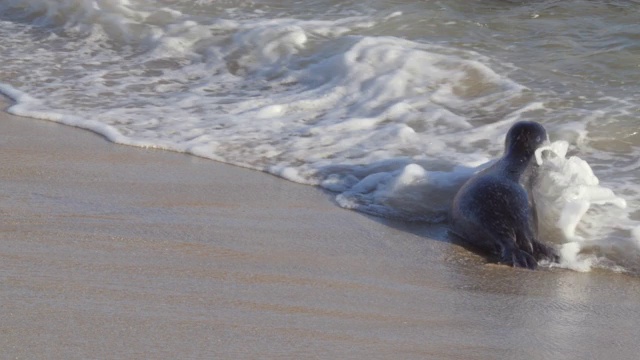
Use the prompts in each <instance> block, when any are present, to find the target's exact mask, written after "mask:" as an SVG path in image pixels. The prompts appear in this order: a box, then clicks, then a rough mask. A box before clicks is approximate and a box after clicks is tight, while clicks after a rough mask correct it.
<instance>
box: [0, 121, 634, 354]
mask: <svg viewBox="0 0 640 360" xmlns="http://www.w3.org/2000/svg"><path fill="white" fill-rule="evenodd" d="M0 133H1V134H2V135H0V146H1V147H2V152H1V154H2V155H0V159H1V161H2V162H1V163H2V175H0V184H1V185H0V215H1V216H2V221H1V222H0V235H1V236H2V240H1V241H0V310H1V311H2V313H3V314H4V316H3V317H4V319H3V322H2V324H1V325H0V348H2V349H3V353H4V355H5V356H6V357H7V358H43V357H46V358H51V359H83V358H148V357H153V358H166V359H170V358H212V357H213V358H223V359H239V358H243V359H249V358H296V359H298V358H320V359H335V358H359V359H360V358H402V359H411V358H415V359H423V358H438V359H460V358H465V359H489V358H491V359H507V358H524V357H525V356H526V357H527V358H529V359H555V358H558V356H560V355H563V356H564V358H569V359H573V358H575V359H588V358H605V357H613V358H616V357H617V358H624V357H627V358H629V357H633V356H634V355H635V354H637V353H638V352H640V344H638V343H637V341H636V339H635V337H634V334H635V329H636V327H637V323H638V322H639V321H640V302H639V301H638V300H637V294H639V293H640V281H639V280H638V279H637V278H634V277H629V276H624V275H620V274H614V273H611V272H604V271H593V272H590V273H577V272H573V271H569V270H562V269H552V270H549V271H527V270H518V269H511V268H507V267H504V266H494V265H486V264H485V263H484V260H483V259H482V258H481V257H479V256H477V255H474V254H472V253H470V252H468V251H467V250H465V249H463V248H461V247H459V246H456V245H452V244H450V243H447V242H444V241H441V240H435V239H433V237H436V238H437V237H438V236H431V237H430V236H429V235H430V234H435V235H438V234H440V233H438V232H439V231H443V230H442V228H438V227H429V226H424V225H423V226H421V225H415V224H414V225H411V224H402V223H396V222H391V221H386V220H384V219H377V218H372V217H369V216H367V215H364V214H360V213H357V212H354V211H350V210H345V209H342V208H339V207H338V206H337V205H336V204H335V203H334V202H333V200H332V199H331V197H330V195H329V194H328V193H326V192H324V191H323V190H321V189H318V188H314V187H311V186H307V185H300V184H296V183H292V182H289V181H287V180H284V179H280V178H277V177H275V176H272V175H269V174H266V173H261V172H257V171H253V170H248V169H244V168H239V167H235V166H232V165H226V164H222V163H217V162H215V161H212V160H207V159H202V158H197V157H195V156H192V155H186V154H180V153H174V152H169V151H163V150H154V149H143V148H135V147H130V146H123V145H117V144H113V143H110V142H108V141H107V140H105V139H103V138H102V137H100V136H99V135H96V134H94V133H91V132H89V131H87V130H83V129H77V128H76V129H74V128H72V127H69V126H66V125H60V124H56V123H52V122H47V121H40V120H34V119H26V118H19V117H16V116H12V115H9V114H7V113H5V112H1V113H0Z"/></svg>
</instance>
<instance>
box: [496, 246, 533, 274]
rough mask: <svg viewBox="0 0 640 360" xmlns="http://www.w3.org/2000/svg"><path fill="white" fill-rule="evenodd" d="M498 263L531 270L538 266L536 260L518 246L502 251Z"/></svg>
mask: <svg viewBox="0 0 640 360" xmlns="http://www.w3.org/2000/svg"><path fill="white" fill-rule="evenodd" d="M500 263H503V264H505V265H510V266H513V267H521V268H525V269H531V270H535V269H536V268H537V267H538V262H537V261H536V259H535V258H534V257H533V256H531V254H529V253H528V252H526V251H523V250H520V249H518V248H512V249H510V250H507V251H505V252H503V254H502V257H501V259H500Z"/></svg>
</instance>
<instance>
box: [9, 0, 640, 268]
mask: <svg viewBox="0 0 640 360" xmlns="http://www.w3.org/2000/svg"><path fill="white" fill-rule="evenodd" d="M638 7H640V4H639V3H638V2H634V1H610V2H606V3H600V2H591V1H562V2H560V1H535V2H527V3H520V2H515V1H472V2H469V1H430V2H418V3H416V2H409V1H375V0H369V1H364V2H353V1H347V2H344V1H340V2H338V1H310V0H309V1H304V0H303V1H299V2H296V3H295V4H292V5H283V3H282V2H280V1H253V2H241V3H240V4H238V2H236V1H197V2H193V1H158V0H156V1H152V0H146V1H142V0H140V1H126V0H110V1H107V0H103V1H100V0H93V1H80V0H70V1H65V2H54V1H45V0H15V1H9V2H3V3H2V4H0V13H1V14H2V15H1V16H0V36H1V37H2V39H3V41H2V42H1V43H0V47H1V51H2V53H3V65H2V68H1V69H0V82H1V83H2V84H0V91H2V92H3V93H5V94H6V95H8V96H10V97H12V98H13V99H14V100H15V101H16V105H14V106H13V107H12V108H11V109H10V110H9V111H11V112H12V113H15V114H18V115H23V116H30V117H35V118H42V119H49V120H54V121H58V122H62V123H65V124H70V125H74V126H79V127H83V128H87V129H90V130H93V131H95V132H98V133H100V134H103V135H104V136H105V137H107V138H108V139H110V140H112V141H114V142H118V143H123V144H129V145H136V146H143V147H156V148H164V149H171V150H175V151H180V152H187V153H191V154H194V155H198V156H202V157H206V158H211V159H215V160H219V161H223V162H227V163H231V164H235V165H239V166H245V167H250V168H254V169H259V170H264V171H268V172H271V173H273V174H276V175H278V176H281V177H284V178H286V179H289V180H292V181H296V182H300V183H305V184H312V185H320V186H322V187H324V188H326V189H329V190H331V191H335V192H336V193H338V195H337V201H338V203H339V204H340V205H342V206H344V207H347V208H354V209H357V210H360V211H364V212H368V213H372V214H375V215H378V216H385V217H392V218H399V219H403V220H419V221H430V222H441V221H443V220H444V219H445V218H446V211H447V209H448V206H449V203H450V201H451V198H452V196H453V194H454V193H455V191H456V189H457V186H459V184H461V183H462V182H463V181H464V179H466V178H468V176H470V174H471V173H472V172H473V171H475V170H476V169H478V167H481V166H483V164H486V163H487V162H488V161H490V160H491V159H493V158H495V157H497V156H499V155H500V153H501V151H502V147H503V138H504V134H505V133H506V131H507V129H508V128H509V127H510V126H511V124H512V123H514V122H515V121H518V120H535V121H539V122H541V123H542V124H544V126H545V127H546V128H547V129H548V131H549V133H550V138H551V140H552V141H556V142H557V141H565V142H567V144H568V145H569V148H568V153H567V154H563V155H562V156H561V158H560V159H559V160H558V162H557V163H555V164H552V163H548V164H546V165H545V166H546V168H545V169H546V170H545V171H544V172H543V178H544V179H545V180H546V181H543V182H541V185H539V186H538V188H537V194H538V195H537V196H539V197H540V201H539V203H540V204H541V206H540V208H541V212H542V216H541V218H544V219H547V220H546V221H545V222H544V225H543V226H544V228H543V233H544V234H546V236H547V238H546V239H545V240H546V241H548V242H550V243H554V244H556V245H557V246H558V247H560V248H561V250H562V253H563V259H564V261H563V262H562V266H566V267H570V268H573V269H576V270H589V269H591V268H592V267H594V266H595V267H598V266H599V267H606V268H609V269H612V270H616V271H631V272H634V273H637V272H638V271H640V250H639V247H638V246H639V243H640V230H638V229H639V227H638V226H639V225H640V223H639V221H640V213H639V212H638V211H637V209H638V205H639V202H640V188H639V187H638V185H637V180H636V179H637V178H638V177H639V175H640V166H639V165H638V155H639V150H638V146H639V145H640V135H638V125H637V124H638V121H637V119H636V117H637V115H636V114H638V113H639V112H638V110H640V109H639V100H640V99H639V96H640V95H639V94H640V85H638V84H640V72H638V66H639V65H638V61H637V59H638V55H639V52H640V25H638V24H640V21H639V20H640V12H639V10H640V9H639V8H638ZM561 144H563V143H556V145H555V146H556V147H558V146H559V147H562V145H561ZM572 155H574V156H578V157H579V159H576V158H574V159H573V160H572V159H571V156H572ZM582 160H584V161H586V163H584V162H582ZM576 164H578V165H576ZM585 164H586V166H584V165H585ZM573 165H576V166H573ZM592 171H593V173H592ZM606 189H610V190H612V191H613V193H607V190H606ZM604 193H607V194H608V196H607V197H605V198H598V197H596V196H595V195H594V194H604ZM562 219H564V220H562ZM561 220H562V221H561Z"/></svg>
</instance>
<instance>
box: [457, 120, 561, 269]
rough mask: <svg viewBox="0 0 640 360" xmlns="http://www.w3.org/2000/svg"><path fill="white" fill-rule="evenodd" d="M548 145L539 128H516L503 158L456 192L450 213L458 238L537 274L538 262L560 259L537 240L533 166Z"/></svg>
mask: <svg viewBox="0 0 640 360" xmlns="http://www.w3.org/2000/svg"><path fill="white" fill-rule="evenodd" d="M546 140H547V132H546V130H545V129H544V127H543V126H542V125H540V124H538V123H536V122H532V121H522V122H518V123H516V124H514V125H513V126H512V127H511V129H509V132H508V133H507V138H506V141H505V151H504V155H503V156H502V158H500V160H498V161H497V162H496V163H495V164H493V165H492V166H491V167H489V168H487V169H485V170H483V171H481V172H479V173H477V174H475V175H474V176H473V177H471V178H470V179H469V180H468V181H467V182H466V183H465V184H464V185H463V186H462V187H461V188H460V190H458V193H457V194H456V196H455V198H454V200H453V206H452V208H451V220H452V229H451V230H452V232H453V233H454V234H455V235H457V236H458V237H460V238H461V239H462V240H463V241H465V242H466V243H468V244H469V245H471V246H474V247H477V248H479V249H481V250H484V251H487V252H489V253H490V254H491V255H494V256H497V257H498V262H500V263H503V264H508V265H511V266H514V267H524V268H529V269H535V268H536V267H537V265H538V261H540V260H542V259H549V260H555V259H556V258H557V256H556V255H555V252H554V251H553V250H552V249H551V248H549V247H547V246H546V245H544V244H542V243H541V242H539V241H538V239H537V237H538V217H537V215H536V207H535V201H534V200H533V196H532V195H531V185H532V183H533V181H534V179H535V176H536V173H537V165H536V164H535V162H534V163H532V162H531V160H532V159H533V158H534V155H535V151H536V149H537V148H538V147H539V146H540V145H542V144H543V143H544V142H545V141H546Z"/></svg>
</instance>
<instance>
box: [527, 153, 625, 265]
mask: <svg viewBox="0 0 640 360" xmlns="http://www.w3.org/2000/svg"><path fill="white" fill-rule="evenodd" d="M568 149H569V144H568V143H567V142H566V141H555V142H553V143H551V144H550V145H548V146H543V147H541V148H539V149H538V150H537V151H536V154H535V155H536V162H537V163H538V165H539V166H540V169H539V177H538V179H537V181H536V184H535V186H534V189H533V192H534V198H535V200H536V205H537V210H538V221H539V227H540V230H541V233H540V236H541V237H542V238H543V240H544V241H549V242H555V243H557V244H558V245H559V246H560V255H561V260H560V263H561V265H562V266H564V267H568V268H571V269H574V270H579V271H588V270H590V269H591V267H592V266H594V265H597V264H598V263H599V262H601V261H603V259H598V257H599V256H598V255H595V254H588V250H589V248H590V247H593V246H594V245H597V246H602V244H603V243H602V242H597V241H595V242H594V240H595V239H598V238H600V237H603V236H604V235H605V234H606V232H607V231H611V230H612V229H615V228H617V227H618V226H619V225H618V222H617V221H616V220H618V219H619V217H618V216H617V215H616V216H612V215H611V214H608V212H607V211H600V212H596V211H592V212H589V210H590V209H592V208H603V207H604V208H606V207H610V206H611V205H613V206H615V207H618V208H620V209H625V208H626V206H627V204H626V201H625V200H624V199H623V198H621V197H619V196H617V195H616V194H614V192H613V191H612V190H611V189H608V188H606V187H603V186H601V185H600V181H599V179H598V178H597V177H596V176H595V174H594V173H593V170H592V169H591V167H590V166H589V164H588V163H587V162H586V161H584V160H582V159H580V158H579V157H577V156H570V157H567V151H568ZM543 155H544V156H543ZM628 230H629V231H631V229H628ZM629 241H631V238H630V239H629ZM583 250H587V254H581V251H583Z"/></svg>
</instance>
